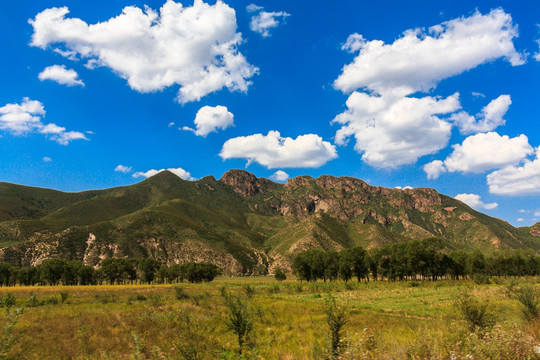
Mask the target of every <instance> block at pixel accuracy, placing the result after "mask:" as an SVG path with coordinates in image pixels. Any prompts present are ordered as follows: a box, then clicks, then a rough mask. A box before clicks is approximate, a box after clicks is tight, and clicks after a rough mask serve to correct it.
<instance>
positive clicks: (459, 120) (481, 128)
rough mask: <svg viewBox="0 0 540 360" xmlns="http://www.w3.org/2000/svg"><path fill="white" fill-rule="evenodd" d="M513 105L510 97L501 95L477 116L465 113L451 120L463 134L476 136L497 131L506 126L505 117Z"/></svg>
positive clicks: (454, 116)
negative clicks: (480, 133)
mask: <svg viewBox="0 0 540 360" xmlns="http://www.w3.org/2000/svg"><path fill="white" fill-rule="evenodd" d="M511 104H512V100H511V98H510V95H501V96H499V97H498V98H496V99H494V100H492V101H491V102H490V103H489V104H487V105H486V106H485V107H484V108H483V109H482V111H481V112H480V113H479V114H478V115H477V116H476V117H474V116H471V115H469V114H468V113H466V112H465V111H460V112H459V113H457V114H454V115H452V117H451V120H453V121H454V123H455V124H456V125H457V127H458V128H459V131H460V132H461V133H462V134H475V133H479V132H486V131H492V130H495V129H496V128H497V127H499V126H501V125H504V123H505V121H504V119H503V116H504V115H506V112H507V111H508V108H509V107H510V105H511Z"/></svg>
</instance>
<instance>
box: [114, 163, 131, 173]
mask: <svg viewBox="0 0 540 360" xmlns="http://www.w3.org/2000/svg"><path fill="white" fill-rule="evenodd" d="M132 170H133V169H132V168H131V166H125V165H118V166H117V167H115V168H114V171H116V172H121V173H124V174H128V173H130V172H131V171H132Z"/></svg>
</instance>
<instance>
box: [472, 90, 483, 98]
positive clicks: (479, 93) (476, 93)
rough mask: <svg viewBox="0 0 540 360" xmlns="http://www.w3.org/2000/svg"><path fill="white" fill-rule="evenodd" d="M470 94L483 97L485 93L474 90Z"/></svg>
mask: <svg viewBox="0 0 540 360" xmlns="http://www.w3.org/2000/svg"><path fill="white" fill-rule="evenodd" d="M472 96H474V97H476V98H485V97H486V95H484V94H482V93H481V92H476V91H473V92H472Z"/></svg>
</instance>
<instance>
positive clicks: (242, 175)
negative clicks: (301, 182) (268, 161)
mask: <svg viewBox="0 0 540 360" xmlns="http://www.w3.org/2000/svg"><path fill="white" fill-rule="evenodd" d="M219 181H220V182H222V183H223V184H226V185H229V186H231V187H232V188H233V190H234V191H235V192H236V193H237V194H240V195H242V196H244V197H250V196H255V195H259V194H264V193H266V192H268V191H270V190H273V189H275V188H276V187H279V186H280V185H279V184H277V183H274V182H272V181H270V180H268V179H265V178H257V177H256V176H255V175H253V174H252V173H250V172H248V171H246V170H241V169H232V170H229V171H227V172H226V173H225V174H223V176H222V177H221V179H219Z"/></svg>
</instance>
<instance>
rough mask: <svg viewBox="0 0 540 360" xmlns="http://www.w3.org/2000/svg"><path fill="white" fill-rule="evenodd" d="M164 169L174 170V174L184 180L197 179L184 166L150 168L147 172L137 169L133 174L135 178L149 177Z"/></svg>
mask: <svg viewBox="0 0 540 360" xmlns="http://www.w3.org/2000/svg"><path fill="white" fill-rule="evenodd" d="M162 171H170V172H172V173H173V174H175V175H176V176H178V177H179V178H181V179H184V180H191V181H192V180H197V179H196V178H194V177H193V176H191V174H190V173H189V172H188V171H186V170H184V169H182V168H176V169H175V168H169V169H160V170H155V169H150V170H148V171H145V172H142V171H137V172H136V173H134V174H133V175H131V176H133V177H134V178H138V177H145V178H149V177H152V176H154V175H157V174H159V173H160V172H162Z"/></svg>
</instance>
